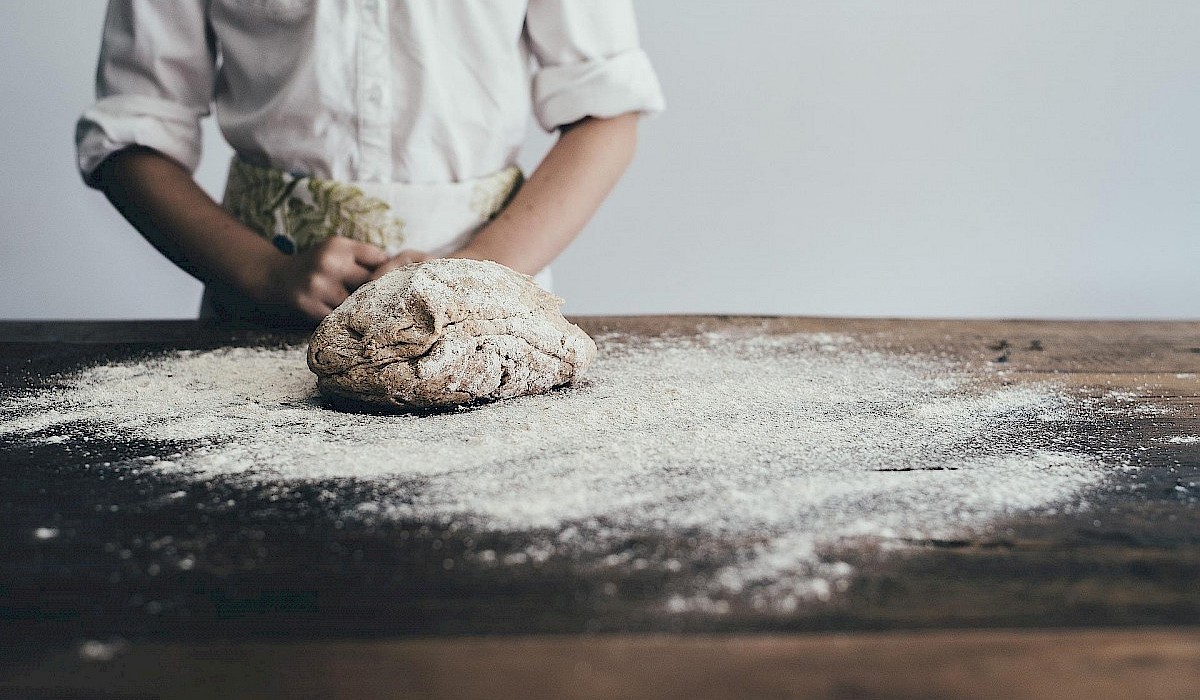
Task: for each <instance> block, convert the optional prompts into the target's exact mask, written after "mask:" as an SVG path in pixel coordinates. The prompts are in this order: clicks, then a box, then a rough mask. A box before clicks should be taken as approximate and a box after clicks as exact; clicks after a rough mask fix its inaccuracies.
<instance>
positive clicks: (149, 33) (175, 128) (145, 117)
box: [75, 0, 216, 186]
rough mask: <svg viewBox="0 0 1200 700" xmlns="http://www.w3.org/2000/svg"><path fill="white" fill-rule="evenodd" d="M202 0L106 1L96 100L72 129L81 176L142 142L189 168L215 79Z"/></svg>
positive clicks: (89, 177) (89, 175) (86, 178)
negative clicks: (116, 154) (111, 156)
mask: <svg viewBox="0 0 1200 700" xmlns="http://www.w3.org/2000/svg"><path fill="white" fill-rule="evenodd" d="M207 6H208V2H207V0H110V2H109V5H108V13H107V16H106V17H105V21H104V37H103V44H102V46H101V49H100V61H99V66H98V67H97V70H96V97H97V102H96V103H95V104H94V105H92V106H91V107H90V108H89V109H88V110H87V111H86V112H84V113H83V116H82V117H80V119H79V122H78V123H77V124H76V128H75V147H76V153H77V156H78V165H79V170H80V173H81V174H82V175H83V179H84V181H85V182H86V183H88V184H89V185H93V186H94V185H95V184H96V183H95V182H94V180H93V174H94V172H95V170H96V168H97V166H99V165H100V163H102V162H103V161H104V159H106V158H108V157H109V156H110V155H112V154H113V153H116V152H117V151H120V150H122V149H124V148H127V147H129V146H134V145H137V146H145V147H147V148H152V149H154V150H156V151H158V152H160V153H162V154H163V155H166V156H168V157H170V158H172V159H173V160H175V161H177V162H178V163H179V164H180V165H182V166H184V167H185V168H187V169H188V170H189V171H194V170H195V169H196V166H197V165H198V164H199V162H200V119H201V118H202V117H204V116H206V115H207V114H208V113H209V110H210V105H211V103H212V98H213V86H214V81H215V79H216V41H215V40H214V39H213V37H212V34H211V32H210V31H209V28H208V22H207Z"/></svg>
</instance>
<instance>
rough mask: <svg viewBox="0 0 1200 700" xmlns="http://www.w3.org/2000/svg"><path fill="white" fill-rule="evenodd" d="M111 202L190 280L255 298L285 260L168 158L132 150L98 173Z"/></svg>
mask: <svg viewBox="0 0 1200 700" xmlns="http://www.w3.org/2000/svg"><path fill="white" fill-rule="evenodd" d="M97 180H98V182H99V184H100V189H101V190H102V191H103V192H104V194H105V195H106V196H107V197H108V199H109V201H111V202H112V203H113V205H114V206H115V207H116V208H117V209H118V210H119V211H120V212H121V214H122V215H123V216H124V217H125V218H126V219H128V220H129V222H130V223H131V224H133V226H134V227H135V228H136V229H137V230H138V231H139V232H141V234H142V235H143V236H144V237H145V238H146V240H148V241H149V242H150V243H151V244H152V245H154V247H155V248H157V249H158V250H159V251H160V252H162V254H163V255H165V256H167V257H168V258H170V259H171V261H172V262H174V263H175V264H176V265H178V266H179V267H181V268H182V269H184V270H185V271H186V272H188V273H189V274H191V275H192V276H193V277H195V278H197V279H199V280H200V281H201V282H205V283H216V284H220V285H224V286H227V287H232V288H234V289H237V290H239V291H241V292H243V293H245V294H247V295H248V296H255V292H256V291H257V290H262V289H264V288H265V287H266V286H267V284H266V276H267V275H268V274H269V272H270V270H271V268H272V266H273V265H274V264H276V263H277V262H278V260H277V258H281V257H283V255H282V253H280V252H279V251H278V250H276V249H275V247H274V246H272V245H271V243H270V242H269V241H267V240H265V239H263V238H262V237H260V236H258V235H257V234H255V233H254V232H253V231H251V230H250V229H249V228H247V227H246V226H245V225H244V224H242V223H241V222H240V221H238V220H237V219H235V218H234V217H233V216H231V215H230V214H229V213H228V212H226V211H225V210H224V209H222V208H221V207H220V206H219V205H217V203H216V202H214V201H213V200H212V198H211V197H209V196H208V194H207V193H206V192H205V191H204V190H203V189H201V188H200V186H199V185H197V184H196V182H195V180H193V179H192V177H191V175H190V174H188V172H187V171H186V170H184V169H183V168H182V167H180V166H179V165H178V164H177V163H175V162H174V161H173V160H171V159H170V158H167V157H166V156H163V155H161V154H159V153H157V152H155V151H152V150H150V149H144V148H132V149H129V150H125V151H122V152H120V153H117V154H115V155H113V156H112V157H111V158H109V159H108V160H106V161H105V162H104V163H103V164H102V165H101V166H100V170H99V172H98V173H97Z"/></svg>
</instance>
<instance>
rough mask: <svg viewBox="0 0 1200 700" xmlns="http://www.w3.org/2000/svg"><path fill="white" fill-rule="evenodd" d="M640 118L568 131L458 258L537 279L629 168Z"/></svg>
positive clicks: (596, 121)
mask: <svg viewBox="0 0 1200 700" xmlns="http://www.w3.org/2000/svg"><path fill="white" fill-rule="evenodd" d="M637 121H638V115H636V114H625V115H622V116H619V117H614V118H612V119H592V118H588V119H585V120H583V121H581V122H578V123H576V124H575V125H573V126H571V127H570V128H566V129H564V131H563V134H562V135H561V136H560V137H559V139H558V141H557V142H556V143H555V144H554V146H553V147H551V149H550V151H549V152H548V153H547V154H546V157H545V158H544V159H543V160H542V162H541V164H540V165H539V166H538V167H537V169H536V170H534V171H533V174H532V175H530V177H529V180H528V181H527V182H526V183H525V185H524V186H523V187H522V188H521V189H520V190H519V191H518V192H517V194H516V196H515V197H513V200H512V202H510V203H509V204H508V206H507V207H506V208H505V209H504V211H503V212H501V213H500V215H499V216H498V217H496V219H495V220H494V221H492V223H490V224H488V225H487V226H486V227H485V228H484V229H483V230H482V231H480V232H479V234H478V235H477V236H476V237H475V238H474V240H472V241H471V243H470V244H468V245H467V246H466V247H465V248H463V249H462V250H460V251H459V252H458V253H456V254H455V255H454V257H468V258H480V259H486V260H494V261H496V262H499V263H501V264H504V265H507V266H508V267H511V268H512V269H514V270H517V271H518V272H524V273H526V274H531V275H532V274H536V273H537V272H538V271H540V270H541V269H542V268H544V267H545V266H546V265H548V264H549V263H550V262H551V261H552V260H554V258H556V257H557V256H558V254H559V253H561V252H562V251H563V250H564V249H565V248H566V247H567V245H569V244H570V243H571V241H572V240H574V239H575V237H576V236H577V235H579V232H580V231H581V230H583V227H584V225H585V224H586V223H587V222H588V220H589V219H590V218H591V217H592V215H593V214H595V212H596V210H597V209H598V208H599V207H600V204H601V203H602V202H603V201H604V199H605V197H607V196H608V193H609V192H610V191H612V188H613V186H614V185H616V183H617V180H619V179H620V177H621V175H622V174H623V173H624V172H625V169H626V168H628V167H629V163H630V162H631V161H632V160H633V153H634V150H635V148H636V145H637Z"/></svg>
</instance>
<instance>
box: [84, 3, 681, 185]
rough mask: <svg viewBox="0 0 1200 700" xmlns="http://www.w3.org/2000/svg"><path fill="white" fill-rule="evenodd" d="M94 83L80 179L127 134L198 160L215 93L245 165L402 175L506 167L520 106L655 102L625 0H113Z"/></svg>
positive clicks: (574, 116)
mask: <svg viewBox="0 0 1200 700" xmlns="http://www.w3.org/2000/svg"><path fill="white" fill-rule="evenodd" d="M531 59H532V60H531ZM97 96H98V98H99V100H98V102H97V103H96V104H95V105H93V106H92V107H91V108H90V109H88V110H87V112H85V113H84V115H83V117H82V118H81V119H80V120H79V124H78V128H77V133H76V143H77V146H78V154H79V167H80V170H81V171H82V172H83V174H84V177H85V179H86V178H88V176H89V175H90V174H91V173H92V171H93V170H94V169H95V168H96V166H98V165H99V164H100V163H101V162H102V161H103V160H104V159H105V158H107V157H108V156H110V155H112V154H113V153H115V152H116V151H119V150H121V149H122V148H125V147H127V146H131V145H135V144H136V145H141V146H146V147H149V148H153V149H155V150H157V151H159V152H161V153H163V154H165V155H167V156H170V157H171V158H173V159H174V160H176V161H178V162H179V163H180V164H181V165H183V166H184V167H186V168H188V169H189V170H194V169H195V167H196V165H197V163H198V162H199V159H200V119H201V118H202V117H204V116H206V115H207V114H208V113H209V111H210V108H211V107H212V106H214V105H215V109H216V115H217V120H218V123H219V124H220V127H221V131H222V133H223V134H224V135H225V138H226V139H227V140H228V141H229V143H230V145H232V146H233V148H234V150H236V151H237V153H238V154H239V156H240V157H242V158H244V159H246V160H247V161H249V162H251V163H255V164H257V165H264V166H270V167H275V168H279V169H281V170H285V171H288V172H292V173H298V174H304V175H311V176H314V177H321V178H330V179H336V180H344V181H370V182H412V183H442V182H457V181H460V180H466V179H470V178H475V177H482V176H484V175H488V174H490V173H494V172H496V171H498V170H501V169H503V168H505V167H507V166H509V165H512V164H513V163H514V162H515V159H516V154H517V151H518V149H519V147H520V145H521V142H522V141H523V139H524V137H525V132H526V126H527V122H528V118H529V112H530V109H531V107H532V109H533V112H534V114H535V115H536V117H537V120H538V122H539V123H540V124H541V126H542V127H543V128H544V129H546V130H547V131H552V130H554V129H555V128H557V127H559V126H562V125H564V124H569V123H571V122H574V121H577V120H579V119H582V118H583V117H586V116H594V117H611V116H616V115H618V114H624V113H628V112H640V113H648V114H652V113H656V112H658V111H661V110H662V109H663V97H662V93H661V90H660V88H659V85H658V80H657V78H656V77H655V74H654V70H653V68H652V67H651V65H650V62H649V60H648V59H647V57H646V55H645V53H643V52H642V50H641V49H640V48H639V45H638V36H637V27H636V23H635V19H634V12H633V7H632V3H631V0H110V3H109V8H108V16H107V19H106V21H105V26H104V40H103V47H102V49H101V53H100V64H99V68H98V72H97Z"/></svg>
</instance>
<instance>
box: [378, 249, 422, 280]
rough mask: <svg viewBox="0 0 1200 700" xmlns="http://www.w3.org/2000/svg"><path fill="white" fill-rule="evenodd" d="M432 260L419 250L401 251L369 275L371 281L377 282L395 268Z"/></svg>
mask: <svg viewBox="0 0 1200 700" xmlns="http://www.w3.org/2000/svg"><path fill="white" fill-rule="evenodd" d="M433 258H434V256H432V255H430V254H429V253H423V252H421V251H419V250H402V251H400V252H399V253H396V255H395V256H394V257H393V258H392V259H391V260H388V261H387V262H385V263H383V264H382V265H380V266H379V267H377V268H375V272H373V273H372V274H371V279H372V280H377V279H379V278H380V277H383V276H384V275H386V274H387V273H389V272H391V271H392V270H395V269H397V268H400V267H404V266H405V265H411V264H413V263H419V262H425V261H426V260H433Z"/></svg>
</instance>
